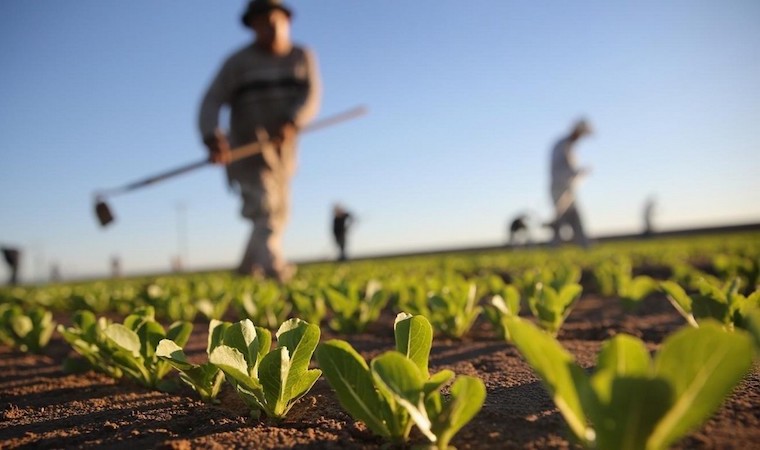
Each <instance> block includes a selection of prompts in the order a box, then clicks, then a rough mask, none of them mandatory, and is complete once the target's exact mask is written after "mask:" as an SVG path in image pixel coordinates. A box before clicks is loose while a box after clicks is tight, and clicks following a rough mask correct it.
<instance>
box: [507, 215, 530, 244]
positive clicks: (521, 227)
mask: <svg viewBox="0 0 760 450" xmlns="http://www.w3.org/2000/svg"><path fill="white" fill-rule="evenodd" d="M528 244H530V232H529V231H528V216H527V215H526V214H520V215H519V216H517V217H515V218H514V219H513V220H512V222H510V224H509V245H528Z"/></svg>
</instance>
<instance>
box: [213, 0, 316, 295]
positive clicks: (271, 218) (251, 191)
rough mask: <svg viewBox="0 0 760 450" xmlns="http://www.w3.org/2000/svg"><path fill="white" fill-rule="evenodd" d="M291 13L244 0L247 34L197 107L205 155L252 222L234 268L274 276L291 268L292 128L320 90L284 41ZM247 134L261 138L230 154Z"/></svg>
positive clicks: (307, 59) (308, 115)
mask: <svg viewBox="0 0 760 450" xmlns="http://www.w3.org/2000/svg"><path fill="white" fill-rule="evenodd" d="M292 16H293V14H292V11H291V10H290V8H288V7H286V6H285V5H283V4H282V3H280V2H279V1H277V0H253V1H251V2H249V4H248V7H247V9H246V10H245V12H244V13H243V16H242V21H243V24H244V25H245V26H246V27H248V28H250V29H251V30H253V33H254V36H255V37H254V41H253V42H252V43H251V44H249V45H246V46H245V47H243V48H241V49H239V50H237V51H236V52H234V53H233V54H232V55H231V56H229V57H228V58H227V60H226V61H225V62H224V64H223V65H222V67H221V69H220V70H219V72H218V73H217V74H216V77H215V78H214V80H213V81H212V82H211V85H210V86H209V88H208V91H207V92H206V94H205V96H204V98H203V102H202V104H201V108H200V115H199V116H200V117H199V125H200V131H201V134H202V136H203V142H204V144H205V145H206V146H207V147H208V151H209V154H210V159H211V160H212V161H213V162H215V163H217V164H226V165H227V179H228V181H229V184H230V186H231V187H232V188H233V189H236V190H237V191H238V192H239V193H240V195H241V197H242V203H243V206H242V212H241V214H242V215H243V217H245V218H246V219H248V220H251V221H252V222H253V231H252V233H251V237H250V239H249V241H248V244H247V245H246V248H245V252H244V254H243V259H242V261H241V263H240V265H239V266H238V269H237V270H238V273H240V274H242V275H253V276H261V277H268V278H274V279H277V280H280V281H287V280H288V279H289V278H290V277H291V276H292V275H293V273H294V272H295V267H294V266H292V265H289V264H287V263H286V261H285V259H284V257H283V255H282V249H281V241H282V235H283V233H284V231H285V225H286V223H287V220H288V214H289V207H290V205H289V203H290V192H289V191H290V189H289V185H290V179H291V178H292V176H293V174H294V172H295V169H296V157H297V135H298V130H299V128H301V127H302V126H304V125H305V124H307V123H308V122H309V121H310V120H311V119H312V118H313V117H314V116H315V115H316V113H317V110H318V108H319V101H320V91H321V86H320V81H319V73H318V68H317V64H316V60H315V57H314V55H313V53H312V52H311V51H310V50H308V49H306V48H302V47H299V46H296V45H294V44H293V43H292V42H291V39H290V25H291V18H292ZM222 107H228V108H229V110H230V119H229V120H230V124H229V132H228V134H225V133H224V132H223V131H222V130H221V129H220V126H219V113H220V110H221V109H222ZM254 141H258V142H266V145H263V146H262V148H263V152H262V153H261V154H258V155H255V156H252V157H249V158H245V159H241V160H238V161H234V162H230V158H231V152H230V149H231V148H235V147H238V146H241V145H245V144H248V143H251V142H254Z"/></svg>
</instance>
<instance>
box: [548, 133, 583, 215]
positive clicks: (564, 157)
mask: <svg viewBox="0 0 760 450" xmlns="http://www.w3.org/2000/svg"><path fill="white" fill-rule="evenodd" d="M573 144H574V143H573V141H572V140H571V139H570V137H566V138H563V139H560V140H559V142H557V144H556V145H555V146H554V149H553V150H552V158H551V179H552V181H551V191H552V195H553V196H554V197H559V196H561V195H562V194H563V193H564V192H565V191H568V192H572V186H573V181H574V180H575V178H576V177H577V176H578V173H579V171H578V168H577V166H576V162H575V152H574V147H573ZM555 201H556V198H555Z"/></svg>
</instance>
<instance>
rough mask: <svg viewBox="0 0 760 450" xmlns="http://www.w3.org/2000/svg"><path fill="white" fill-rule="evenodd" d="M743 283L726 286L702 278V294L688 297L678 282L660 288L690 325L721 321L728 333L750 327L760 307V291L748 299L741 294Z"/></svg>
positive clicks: (662, 283)
mask: <svg viewBox="0 0 760 450" xmlns="http://www.w3.org/2000/svg"><path fill="white" fill-rule="evenodd" d="M739 284H740V281H739V278H735V279H734V280H733V281H731V282H730V283H727V284H725V285H724V286H723V287H718V286H716V285H715V284H714V283H713V282H710V281H708V280H707V279H701V280H699V281H698V282H697V286H698V287H699V292H697V293H694V294H687V293H686V291H685V290H684V289H683V288H682V287H681V286H680V285H679V284H678V283H675V282H673V281H663V282H661V283H660V289H662V290H663V291H664V292H665V294H667V297H668V300H670V303H671V304H672V305H673V306H674V307H675V308H676V310H677V311H678V312H679V313H680V314H681V315H682V316H683V317H684V318H685V319H686V321H687V322H688V323H689V325H691V326H693V327H698V326H699V324H700V323H701V322H702V321H704V320H708V319H711V320H715V321H718V322H720V323H721V324H722V325H723V327H724V328H726V329H727V330H733V329H734V328H735V327H742V328H746V323H747V316H748V314H749V313H750V312H751V311H752V310H754V309H755V308H758V307H760V291H755V292H754V293H752V294H750V295H749V296H744V295H742V294H740V293H739Z"/></svg>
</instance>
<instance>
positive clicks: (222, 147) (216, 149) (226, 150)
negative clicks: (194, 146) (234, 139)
mask: <svg viewBox="0 0 760 450" xmlns="http://www.w3.org/2000/svg"><path fill="white" fill-rule="evenodd" d="M203 143H204V144H206V147H207V148H208V153H209V160H210V161H211V162H213V163H214V164H222V165H224V164H229V162H230V159H231V157H232V153H231V152H230V143H229V141H228V140H227V136H225V134H224V133H223V132H222V130H220V129H218V128H217V130H216V131H214V135H213V136H207V137H206V138H205V139H203Z"/></svg>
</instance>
